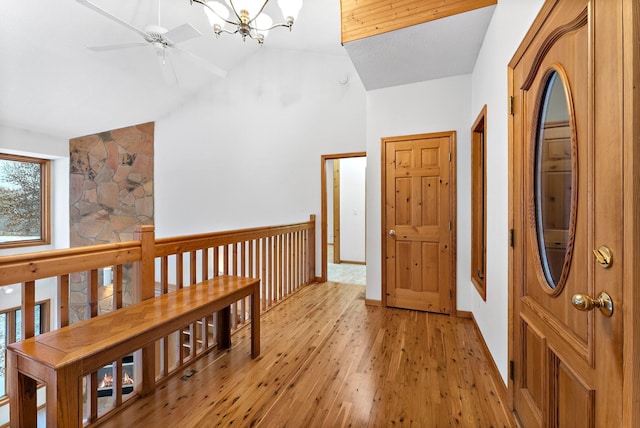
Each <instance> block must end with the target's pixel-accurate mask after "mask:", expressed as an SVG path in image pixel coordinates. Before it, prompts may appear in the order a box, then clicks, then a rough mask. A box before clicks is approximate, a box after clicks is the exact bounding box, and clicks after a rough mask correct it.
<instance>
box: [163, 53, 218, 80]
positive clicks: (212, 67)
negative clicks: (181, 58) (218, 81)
mask: <svg viewBox="0 0 640 428" xmlns="http://www.w3.org/2000/svg"><path fill="white" fill-rule="evenodd" d="M173 50H174V51H175V52H178V53H180V54H181V55H185V56H186V57H187V58H189V59H190V60H191V61H192V62H193V63H195V64H196V65H198V66H200V67H202V68H204V69H205V70H207V71H208V72H209V73H211V74H214V75H216V76H218V77H227V71H226V70H223V69H222V68H220V67H218V66H217V65H213V64H211V63H210V62H209V61H207V60H205V59H204V58H201V57H199V56H198V55H196V54H193V53H191V52H189V51H185V50H183V49H179V48H176V47H174V48H173Z"/></svg>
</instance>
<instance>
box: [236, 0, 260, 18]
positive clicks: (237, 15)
mask: <svg viewBox="0 0 640 428" xmlns="http://www.w3.org/2000/svg"><path fill="white" fill-rule="evenodd" d="M267 1H268V0H267ZM229 4H230V5H231V10H233V13H235V14H236V18H238V22H242V18H240V14H239V13H238V11H237V10H236V5H235V4H233V0H229Z"/></svg>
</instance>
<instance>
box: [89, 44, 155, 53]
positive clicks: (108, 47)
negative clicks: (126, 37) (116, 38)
mask: <svg viewBox="0 0 640 428" xmlns="http://www.w3.org/2000/svg"><path fill="white" fill-rule="evenodd" d="M146 45H147V43H146V42H134V43H123V44H119V45H105V46H89V47H88V48H87V49H91V50H92V51H96V52H102V51H114V50H117V49H129V48H137V47H140V46H146Z"/></svg>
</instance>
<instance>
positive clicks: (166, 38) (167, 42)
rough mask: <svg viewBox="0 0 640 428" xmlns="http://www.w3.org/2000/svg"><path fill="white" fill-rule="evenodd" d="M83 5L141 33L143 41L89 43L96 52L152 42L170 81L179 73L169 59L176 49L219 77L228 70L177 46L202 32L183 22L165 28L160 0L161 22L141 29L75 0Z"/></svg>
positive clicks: (164, 74) (86, 0)
mask: <svg viewBox="0 0 640 428" xmlns="http://www.w3.org/2000/svg"><path fill="white" fill-rule="evenodd" d="M76 1H77V2H78V3H80V4H81V5H83V6H86V7H88V8H89V9H92V10H93V11H95V12H98V13H99V14H101V15H103V16H105V17H107V18H109V19H110V20H112V21H114V22H116V23H117V24H120V25H122V26H123V27H125V28H127V29H129V30H131V31H133V32H135V33H137V34H138V35H139V36H141V37H142V38H143V39H144V41H140V42H132V43H124V44H117V45H106V46H90V47H89V49H91V50H93V51H99V52H100V51H110V50H117V49H127V48H135V47H140V46H146V45H151V46H153V47H154V48H155V49H156V54H157V56H158V59H159V60H160V62H161V70H162V74H163V77H164V79H165V81H166V82H167V83H172V84H173V83H177V80H178V79H177V76H176V73H175V70H174V69H173V65H172V64H171V62H170V61H169V58H168V56H167V53H168V51H169V50H171V51H173V52H176V53H178V54H184V55H185V56H186V57H187V58H189V59H190V60H191V61H192V62H194V63H195V64H196V65H198V66H200V67H202V68H204V69H205V70H207V71H209V72H210V73H212V74H214V75H216V76H218V77H226V75H227V72H226V71H225V70H223V69H221V68H220V67H217V66H215V65H213V64H211V63H209V62H208V61H206V60H205V59H203V58H201V57H199V56H197V55H195V54H193V53H191V52H189V51H186V50H183V49H180V48H178V47H177V46H176V45H177V44H179V43H182V42H185V41H187V40H191V39H193V38H196V37H200V36H201V35H202V34H201V33H200V32H199V31H198V30H197V29H196V28H194V27H193V26H192V25H191V24H189V23H187V24H182V25H180V26H178V27H175V28H172V29H170V30H168V29H166V28H164V27H162V26H161V25H160V24H159V22H160V0H158V24H157V25H147V26H146V27H144V29H141V28H138V27H136V26H134V25H132V24H130V23H128V22H126V21H124V20H122V19H120V18H118V17H117V16H115V15H113V14H111V13H110V12H107V11H106V10H104V9H102V8H101V7H100V6H98V5H96V4H95V3H92V2H91V1H89V0H76Z"/></svg>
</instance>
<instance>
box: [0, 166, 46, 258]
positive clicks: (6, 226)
mask: <svg viewBox="0 0 640 428" xmlns="http://www.w3.org/2000/svg"><path fill="white" fill-rule="evenodd" d="M49 164H50V161H49V160H47V159H37V158H29V157H25V156H14V155H7V154H2V153H0V248H3V247H4V248H6V247H24V246H29V245H43V244H49V243H50V242H51V236H50V231H49V225H50V219H49V192H50V188H49Z"/></svg>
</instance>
